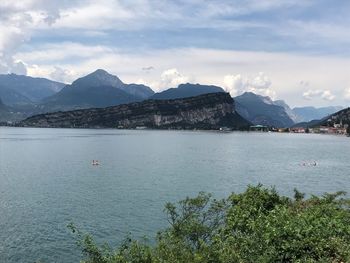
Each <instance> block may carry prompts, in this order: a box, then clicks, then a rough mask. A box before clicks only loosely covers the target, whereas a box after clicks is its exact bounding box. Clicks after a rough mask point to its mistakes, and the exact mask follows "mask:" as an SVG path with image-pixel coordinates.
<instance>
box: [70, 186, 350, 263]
mask: <svg viewBox="0 0 350 263" xmlns="http://www.w3.org/2000/svg"><path fill="white" fill-rule="evenodd" d="M349 204H350V201H349V200H348V199H345V198H344V193H343V192H339V193H335V194H325V195H324V196H321V197H317V196H312V197H310V198H309V199H304V194H302V193H300V192H298V191H297V190H295V196H294V198H293V199H292V198H288V197H284V196H281V195H279V194H278V193H277V192H276V191H275V189H267V188H264V187H262V186H261V185H258V186H255V187H253V186H249V187H248V188H247V190H246V191H245V192H244V193H240V194H235V193H233V194H231V195H230V196H229V197H228V198H227V199H225V200H215V199H213V198H212V196H211V195H210V194H206V193H200V194H199V195H198V196H197V197H195V198H186V199H185V200H183V201H180V202H179V203H177V204H172V203H168V204H166V206H165V213H166V215H167V217H168V221H169V227H168V228H167V229H165V230H163V231H161V232H159V234H158V235H157V238H156V244H155V245H154V246H151V245H148V244H147V243H146V242H139V241H136V240H132V239H130V238H127V239H126V240H125V241H124V242H123V243H122V245H121V246H120V247H119V248H117V249H114V250H112V249H111V248H109V247H108V246H107V245H104V246H102V247H98V246H97V245H96V244H95V243H94V241H93V239H92V238H91V236H89V235H83V234H82V233H80V232H79V231H77V229H76V228H75V227H74V226H72V225H70V228H71V229H72V231H73V232H74V233H77V234H78V240H79V241H78V242H79V245H80V246H81V248H82V251H83V253H84V255H85V259H84V260H83V261H82V262H85V263H129V262H130V263H153V262H155V263H161V262H162V263H188V262H194V263H197V262H198V263H221V262H222V263H231V262H232V263H234V262H350V209H349Z"/></svg>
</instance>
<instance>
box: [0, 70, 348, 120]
mask: <svg viewBox="0 0 350 263" xmlns="http://www.w3.org/2000/svg"><path fill="white" fill-rule="evenodd" d="M217 92H225V90H224V89H223V88H221V87H218V86H213V85H200V84H191V83H186V84H180V85H179V86H178V87H177V88H169V89H167V90H164V91H162V92H159V93H155V92H154V91H153V90H152V89H151V88H150V87H148V86H145V85H141V84H126V83H124V82H122V81H121V80H120V79H119V78H118V77H117V76H114V75H111V74H109V73H108V72H107V71H105V70H102V69H98V70H96V71H94V72H92V73H90V74H88V75H86V76H84V77H81V78H79V79H77V80H75V81H74V82H73V83H72V84H70V85H66V84H64V83H59V82H55V81H51V80H48V79H43V78H32V77H27V76H20V75H15V74H9V75H0V99H1V100H0V121H2V122H4V121H18V120H20V119H23V118H25V117H29V116H32V115H35V114H40V113H46V112H56V111H67V110H75V109H87V108H104V107H109V106H116V105H120V104H127V103H131V102H140V101H143V100H147V99H153V100H169V99H179V98H187V97H194V96H199V95H202V94H207V93H217ZM234 106H235V109H236V111H237V112H238V113H239V114H240V115H241V116H242V117H243V118H245V119H246V120H248V121H250V122H251V123H253V124H261V125H267V126H274V127H290V126H292V125H293V124H295V123H297V122H308V121H310V120H313V119H322V118H323V117H325V116H327V115H329V114H331V113H334V112H336V111H339V110H340V109H341V107H326V108H319V109H317V108H314V107H299V108H294V109H291V108H290V107H289V106H288V104H286V103H285V102H284V101H282V100H278V101H273V100H271V98H269V97H264V96H260V95H257V94H254V93H252V92H245V93H243V94H242V95H240V96H237V97H235V98H234Z"/></svg>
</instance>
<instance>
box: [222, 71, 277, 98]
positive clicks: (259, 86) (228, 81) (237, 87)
mask: <svg viewBox="0 0 350 263" xmlns="http://www.w3.org/2000/svg"><path fill="white" fill-rule="evenodd" d="M224 87H225V90H226V91H227V92H229V93H230V94H231V96H237V95H239V94H241V93H243V92H246V91H249V92H254V93H255V94H259V95H262V96H269V97H270V98H271V99H275V98H276V91H275V90H273V89H272V82H271V80H270V79H269V77H267V76H266V75H265V74H264V73H263V72H259V74H258V75H257V76H254V77H245V78H244V77H242V76H241V74H238V75H226V76H225V77H224Z"/></svg>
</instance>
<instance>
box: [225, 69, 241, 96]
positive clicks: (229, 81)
mask: <svg viewBox="0 0 350 263" xmlns="http://www.w3.org/2000/svg"><path fill="white" fill-rule="evenodd" d="M243 87H244V80H243V78H242V76H241V75H240V74H238V75H226V76H225V77H224V88H225V90H226V91H227V92H229V93H230V94H231V96H232V97H235V96H237V95H238V93H239V92H241V91H242V89H243Z"/></svg>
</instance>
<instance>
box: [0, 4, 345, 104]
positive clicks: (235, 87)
mask: <svg viewBox="0 0 350 263" xmlns="http://www.w3.org/2000/svg"><path fill="white" fill-rule="evenodd" d="M349 14H350V1H347V0H327V1H326V0H314V1H313V0H302V1H297V0H269V1H267V0H266V1H264V0H237V1H236V0H227V1H226V0H212V1H207V0H172V1H170V0H169V1H166V0H98V1H97V0H21V1H13V0H1V1H0V32H1V34H0V73H11V72H12V73H17V74H27V75H29V76H39V77H47V78H50V79H54V80H58V81H63V82H66V83H69V82H71V81H73V80H74V79H75V78H77V77H80V76H82V75H84V74H86V73H89V72H91V71H93V70H95V69H97V68H103V69H106V70H107V71H109V72H110V73H113V74H116V75H118V76H119V77H120V78H121V79H122V80H123V81H124V82H126V83H130V82H137V83H145V84H147V85H150V86H151V87H152V88H153V89H155V90H162V89H165V88H169V87H176V86H177V85H178V84H179V83H183V82H195V83H203V84H204V83H205V84H207V83H208V84H215V85H219V86H222V87H224V88H225V89H226V90H227V91H229V92H230V93H231V94H232V95H237V94H241V93H242V92H244V91H254V92H256V93H259V94H262V95H268V96H271V97H273V98H275V99H284V100H286V102H287V103H289V104H290V105H291V106H303V105H315V106H327V105H343V106H348V105H349V104H350V31H349V28H350V16H349Z"/></svg>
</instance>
